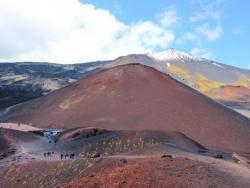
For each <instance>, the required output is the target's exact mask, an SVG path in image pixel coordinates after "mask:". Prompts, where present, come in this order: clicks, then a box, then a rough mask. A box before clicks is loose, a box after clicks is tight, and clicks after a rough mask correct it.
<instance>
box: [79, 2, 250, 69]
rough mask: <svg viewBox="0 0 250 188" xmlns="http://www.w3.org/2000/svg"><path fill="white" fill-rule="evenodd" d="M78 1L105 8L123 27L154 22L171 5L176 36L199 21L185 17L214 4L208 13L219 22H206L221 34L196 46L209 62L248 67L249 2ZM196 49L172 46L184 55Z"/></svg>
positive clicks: (177, 45) (211, 20)
mask: <svg viewBox="0 0 250 188" xmlns="http://www.w3.org/2000/svg"><path fill="white" fill-rule="evenodd" d="M82 2H84V3H93V4H95V5H96V6H97V7H101V8H104V9H107V10H109V11H110V12H111V13H112V14H114V15H115V16H116V17H117V18H118V19H119V20H121V21H123V22H125V23H127V24H131V23H135V22H137V21H138V20H151V21H153V22H156V21H157V19H158V17H157V15H158V14H160V13H162V12H164V11H165V10H166V9H167V7H169V6H175V7H176V10H177V15H178V16H179V17H180V20H179V23H177V25H176V27H174V28H173V30H174V31H175V32H176V35H177V37H178V36H179V37H180V36H181V35H183V33H185V32H189V31H192V29H193V27H195V26H197V27H198V26H199V24H201V22H199V23H196V24H190V23H189V22H188V20H189V17H190V16H194V15H196V14H202V13H204V10H206V8H207V6H208V5H209V4H211V3H214V4H215V5H214V8H213V9H212V11H214V12H218V13H219V14H220V19H219V21H217V20H214V19H212V18H211V17H210V18H208V20H207V21H209V22H211V23H212V24H216V22H218V24H219V25H220V26H221V27H222V30H223V32H222V34H221V36H220V37H219V38H218V39H216V40H215V41H212V42H209V41H206V42H204V43H203V44H202V45H201V46H199V47H200V48H202V49H205V50H206V51H208V52H209V53H211V55H210V56H209V57H210V58H212V59H215V60H218V61H220V62H222V63H225V64H231V65H234V66H239V67H243V68H246V67H247V68H250V36H249V34H250V21H249V18H250V1H247V0H243V1H237V0H224V1H221V0H219V1H213V0H208V1H207V0H202V1H192V0H178V1H176V0H175V1H173V0H172V1H169V0H147V1H145V0H136V1H133V0H120V1H118V0H114V1H112V0H94V1H93V0H82ZM239 2H240V3H239ZM196 46H197V45H196V44H195V43H193V42H191V41H189V42H186V43H185V44H176V43H175V44H173V45H172V47H174V48H177V49H179V50H183V51H186V52H189V51H191V50H192V49H193V48H194V47H196ZM197 48H198V46H197Z"/></svg>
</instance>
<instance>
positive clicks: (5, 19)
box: [0, 0, 250, 68]
mask: <svg viewBox="0 0 250 188" xmlns="http://www.w3.org/2000/svg"><path fill="white" fill-rule="evenodd" d="M240 2H241V3H239V1H236V0H178V1H176V0H175V1H170V0H144V1H143V0H136V1H135V0H134V1H132V0H119V1H118V0H80V1H79V0H22V1H20V0H2V1H0V23H1V24H0V41H1V44H0V62H3V61H49V62H58V63H76V62H87V61H95V60H105V59H114V58H116V57H118V56H121V55H126V54H130V53H148V52H152V51H164V50H167V49H169V48H176V49H178V50H180V51H185V52H189V53H192V54H194V55H197V56H201V57H205V58H209V59H213V60H217V61H219V62H221V63H225V64H230V65H234V66H238V67H242V68H250V53H249V52H250V37H249V36H248V33H250V22H249V20H248V19H249V18H250V13H249V12H250V11H249V10H250V1H247V0H245V1H243V0H242V1H240Z"/></svg>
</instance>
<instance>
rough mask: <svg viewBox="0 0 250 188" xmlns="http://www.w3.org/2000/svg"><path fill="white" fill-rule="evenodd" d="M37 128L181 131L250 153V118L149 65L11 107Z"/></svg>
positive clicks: (226, 148) (110, 71)
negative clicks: (88, 127)
mask: <svg viewBox="0 0 250 188" xmlns="http://www.w3.org/2000/svg"><path fill="white" fill-rule="evenodd" d="M6 117H7V118H8V119H11V120H22V121H26V122H32V123H34V124H35V125H36V126H38V127H57V128H72V127H80V126H86V127H87V126H91V127H100V128H108V129H126V130H156V129H160V130H166V131H179V132H182V133H184V134H185V135H187V136H188V137H190V138H192V139H194V140H195V141H197V142H199V143H200V144H202V145H203V146H205V147H208V148H209V149H216V150H223V151H237V152H249V151H250V144H249V143H250V123H249V119H247V118H245V117H243V116H241V115H239V114H237V113H235V112H233V111H231V110H229V109H227V108H225V107H224V106H221V105H220V104H218V103H216V102H214V101H212V100H210V99H208V98H207V97H205V96H203V95H201V94H200V93H198V92H196V91H195V90H193V89H191V88H189V87H187V86H184V85H183V84H181V83H179V82H177V81H175V80H174V79H172V78H171V77H169V76H167V75H165V74H163V73H161V72H159V71H157V70H155V69H153V68H150V67H147V66H143V65H139V64H130V65H122V66H117V67H114V68H111V69H107V70H105V71H101V72H99V73H96V74H93V75H91V76H88V77H86V78H84V79H82V80H79V81H77V82H75V83H74V84H72V85H69V86H68V87H65V88H63V89H60V90H58V91H55V92H53V93H51V94H49V95H47V96H44V97H41V98H38V99H36V100H33V101H31V102H29V103H26V104H23V105H19V106H18V107H16V108H12V110H9V112H8V113H7V114H6Z"/></svg>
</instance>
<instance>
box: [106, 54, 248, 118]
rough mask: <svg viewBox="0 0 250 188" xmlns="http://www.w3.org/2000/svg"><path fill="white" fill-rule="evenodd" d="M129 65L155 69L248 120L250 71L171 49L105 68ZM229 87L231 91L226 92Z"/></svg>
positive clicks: (128, 59)
mask: <svg viewBox="0 0 250 188" xmlns="http://www.w3.org/2000/svg"><path fill="white" fill-rule="evenodd" d="M129 63H141V64H143V65H147V66H150V67H153V68H156V69H157V70H159V71H161V72H163V73H166V74H169V75H171V77H173V78H175V79H177V80H179V81H180V82H182V83H184V84H186V85H188V86H190V87H192V88H194V89H196V90H198V91H199V92H201V93H203V94H205V95H207V96H209V97H211V98H212V99H214V100H216V101H218V102H220V103H222V104H224V105H226V106H228V107H229V108H232V109H234V110H236V111H239V112H240V113H242V114H244V115H246V116H248V117H250V92H249V90H250V70H245V69H240V68H236V67H233V66H229V65H224V64H221V63H217V62H214V61H210V60H207V59H204V58H198V57H195V56H192V55H190V54H187V53H185V52H179V51H177V50H175V49H170V50H168V51H166V52H161V53H152V54H147V55H140V54H135V55H129V56H124V57H120V58H118V59H116V60H115V61H114V62H113V63H111V64H107V65H105V66H106V67H114V66H117V65H119V64H120V65H121V64H129ZM232 87H233V88H234V89H228V88H232ZM224 90H226V91H224ZM231 92H232V93H231ZM229 96H230V97H229Z"/></svg>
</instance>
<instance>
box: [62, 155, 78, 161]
mask: <svg viewBox="0 0 250 188" xmlns="http://www.w3.org/2000/svg"><path fill="white" fill-rule="evenodd" d="M67 158H69V159H74V158H75V154H74V153H71V154H68V153H66V154H63V153H62V154H61V160H63V159H64V160H66V159H67Z"/></svg>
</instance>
